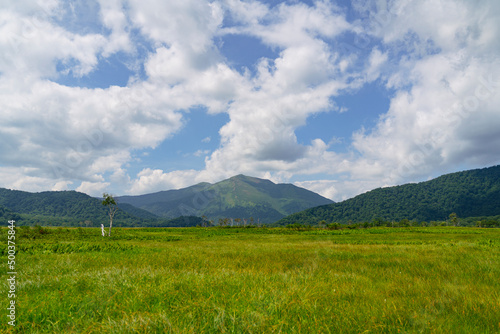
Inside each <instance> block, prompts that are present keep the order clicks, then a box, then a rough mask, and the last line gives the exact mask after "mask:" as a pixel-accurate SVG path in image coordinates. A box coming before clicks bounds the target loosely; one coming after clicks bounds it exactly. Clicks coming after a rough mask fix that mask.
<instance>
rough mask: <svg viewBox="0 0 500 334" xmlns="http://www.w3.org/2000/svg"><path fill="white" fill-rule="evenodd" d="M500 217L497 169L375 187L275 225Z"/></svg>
mask: <svg viewBox="0 0 500 334" xmlns="http://www.w3.org/2000/svg"><path fill="white" fill-rule="evenodd" d="M453 212H454V213H456V214H457V215H458V217H461V218H465V217H480V216H496V215H500V166H495V167H490V168H484V169H476V170H470V171H464V172H458V173H453V174H447V175H443V176H441V177H438V178H436V179H433V180H430V181H427V182H421V183H416V184H405V185H401V186H396V187H388V188H378V189H375V190H372V191H369V192H367V193H364V194H361V195H359V196H356V197H354V198H351V199H348V200H346V201H343V202H340V203H335V204H330V205H324V206H319V207H315V208H312V209H308V210H305V211H302V212H299V213H296V214H293V215H290V216H288V217H286V218H284V219H282V220H280V221H279V222H277V224H278V225H287V224H293V223H302V224H317V223H318V222H319V221H322V220H325V221H326V222H327V223H333V222H338V223H347V222H349V221H352V222H354V223H356V222H372V221H373V220H384V221H399V220H402V219H409V220H414V221H419V222H420V221H432V220H436V221H437V220H446V219H447V218H448V217H449V215H450V214H451V213H453Z"/></svg>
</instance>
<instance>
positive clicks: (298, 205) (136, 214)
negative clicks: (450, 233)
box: [0, 166, 500, 227]
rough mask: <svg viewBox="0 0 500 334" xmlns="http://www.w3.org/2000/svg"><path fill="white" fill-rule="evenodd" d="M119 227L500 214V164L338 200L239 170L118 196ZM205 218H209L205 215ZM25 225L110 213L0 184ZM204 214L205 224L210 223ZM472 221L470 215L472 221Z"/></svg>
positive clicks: (94, 220) (91, 202) (6, 207)
mask: <svg viewBox="0 0 500 334" xmlns="http://www.w3.org/2000/svg"><path fill="white" fill-rule="evenodd" d="M116 199H117V202H118V207H119V208H120V210H118V212H117V214H116V216H115V220H114V221H115V226H135V227H140V226H165V227H166V226H193V225H200V224H203V223H204V222H205V221H206V220H207V219H208V220H212V221H213V222H214V223H217V221H218V220H219V219H225V218H232V219H238V218H239V219H247V220H249V219H250V218H253V221H254V222H255V223H262V224H270V223H273V225H278V226H279V225H288V224H294V223H301V224H309V225H316V224H318V222H320V221H323V220H324V221H326V222H327V223H333V222H337V223H344V224H345V223H348V222H353V223H356V222H373V221H377V220H378V221H399V220H403V219H409V220H413V221H418V222H420V221H427V222H430V221H433V220H434V221H442V220H446V219H447V218H448V217H449V215H450V214H451V213H456V214H457V216H458V217H460V218H468V217H469V218H471V217H493V216H498V218H500V166H494V167H489V168H483V169H475V170H469V171H463V172H457V173H452V174H447V175H443V176H440V177H438V178H435V179H433V180H430V181H426V182H420V183H409V184H405V185H400V186H395V187H386V188H378V189H374V190H372V191H369V192H366V193H364V194H361V195H358V196H356V197H353V198H351V199H348V200H345V201H342V202H339V203H333V202H332V201H330V200H329V199H326V198H324V197H322V196H320V195H318V194H316V193H313V192H311V191H309V190H306V189H303V188H299V187H296V186H294V185H291V184H275V183H273V182H271V181H269V180H264V179H258V178H254V177H249V176H244V175H238V176H235V177H232V178H230V179H227V180H224V181H221V182H218V183H215V184H210V183H199V184H197V185H194V186H191V187H187V188H183V189H178V190H168V191H160V192H157V193H153V194H146V195H140V196H119V197H116ZM202 216H205V218H203V219H202V218H200V217H202ZM9 219H14V220H16V221H17V222H18V224H19V225H35V224H39V225H52V226H61V225H62V226H78V225H80V226H100V224H105V225H107V223H108V216H107V212H106V208H105V207H103V206H102V204H101V200H100V199H98V198H94V197H91V196H88V195H86V194H83V193H79V192H76V191H46V192H40V193H30V192H25V191H18V190H9V189H3V188H0V220H3V221H5V222H6V221H7V220H9ZM204 219H205V221H204ZM471 219H472V218H471ZM495 219H496V218H495Z"/></svg>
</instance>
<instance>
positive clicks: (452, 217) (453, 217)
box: [450, 212, 458, 226]
mask: <svg viewBox="0 0 500 334" xmlns="http://www.w3.org/2000/svg"><path fill="white" fill-rule="evenodd" d="M450 223H452V224H453V226H458V217H457V214H456V213H455V212H453V213H451V214H450Z"/></svg>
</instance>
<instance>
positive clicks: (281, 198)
mask: <svg viewBox="0 0 500 334" xmlns="http://www.w3.org/2000/svg"><path fill="white" fill-rule="evenodd" d="M200 185H201V186H200ZM118 199H119V200H120V202H121V203H128V204H131V205H134V206H137V207H139V208H141V209H144V210H147V211H149V212H151V213H154V214H156V215H158V216H162V217H166V218H176V217H179V216H186V215H193V216H202V215H204V216H206V217H208V218H209V219H214V220H217V219H219V218H246V219H248V218H250V217H253V218H254V219H256V220H257V219H259V221H260V222H261V223H272V222H274V221H276V220H278V219H280V218H283V217H285V216H287V215H289V214H291V213H295V212H298V211H301V210H304V209H307V208H311V207H314V206H318V205H324V204H330V203H332V201H331V200H329V199H327V198H324V197H322V196H320V195H318V194H316V193H314V192H312V191H309V190H306V189H303V188H300V187H297V186H294V185H291V184H275V183H273V182H272V181H270V180H266V179H259V178H256V177H251V176H247V175H243V174H239V175H235V176H233V177H231V178H229V179H226V180H223V181H220V182H217V183H216V184H209V183H204V184H198V185H195V186H191V187H188V188H184V189H178V190H169V191H168V192H162V193H158V194H146V195H141V196H126V197H121V198H118Z"/></svg>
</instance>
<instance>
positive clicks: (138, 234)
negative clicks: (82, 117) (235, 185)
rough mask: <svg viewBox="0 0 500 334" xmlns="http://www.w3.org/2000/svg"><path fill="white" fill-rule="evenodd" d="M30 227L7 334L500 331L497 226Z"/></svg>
mask: <svg viewBox="0 0 500 334" xmlns="http://www.w3.org/2000/svg"><path fill="white" fill-rule="evenodd" d="M28 232H30V233H31V232H32V231H28V230H26V229H25V230H21V229H18V232H17V240H16V241H17V242H18V244H17V247H18V254H17V255H16V260H17V263H16V270H17V272H18V281H17V291H16V294H17V298H16V303H17V304H16V305H17V309H16V312H17V314H16V316H17V320H16V327H14V328H13V327H11V326H9V325H8V324H7V321H8V318H7V316H6V315H7V310H6V306H5V307H3V309H4V311H3V313H4V315H2V316H1V318H0V319H3V320H2V323H1V324H0V331H2V332H6V333H9V332H12V333H14V332H19V333H500V231H499V230H498V229H476V228H453V227H448V228H446V227H428V228H394V229H392V228H376V229H367V230H342V231H328V230H311V231H292V230H288V229H264V228H254V229H243V228H240V229H234V228H231V229H230V228H225V229H222V228H191V229H115V230H114V231H113V232H114V236H112V237H111V238H107V237H106V238H103V237H101V236H100V230H98V229H84V230H82V229H49V230H46V232H48V233H38V234H37V233H34V232H33V233H31V234H30V233H28ZM42 232H43V231H42ZM2 238H3V240H4V242H3V244H6V243H7V242H6V240H7V234H6V230H5V229H3V230H2ZM33 238H34V239H33ZM62 244H64V245H65V247H62V246H61V245H62ZM2 261H3V262H4V263H5V264H6V262H7V259H6V256H5V255H3V256H2ZM5 267H6V266H5ZM4 277H5V276H4ZM5 280H6V277H5V279H4V281H5ZM0 295H1V296H2V300H4V302H3V305H7V303H8V298H7V295H8V291H7V284H6V283H4V284H3V285H2V289H1V290H0Z"/></svg>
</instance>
